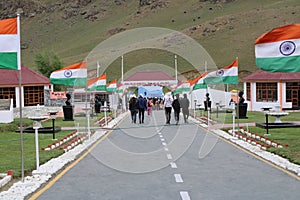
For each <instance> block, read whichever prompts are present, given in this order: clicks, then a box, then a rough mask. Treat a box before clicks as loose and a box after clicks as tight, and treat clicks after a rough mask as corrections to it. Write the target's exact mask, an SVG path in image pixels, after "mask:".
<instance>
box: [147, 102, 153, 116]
mask: <svg viewBox="0 0 300 200" xmlns="http://www.w3.org/2000/svg"><path fill="white" fill-rule="evenodd" d="M152 106H153V103H152V99H151V98H148V99H147V112H148V116H150V115H151V114H152Z"/></svg>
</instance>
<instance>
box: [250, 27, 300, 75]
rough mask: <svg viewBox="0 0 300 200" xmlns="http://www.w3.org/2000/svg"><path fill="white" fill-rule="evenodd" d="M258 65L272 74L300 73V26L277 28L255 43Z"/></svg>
mask: <svg viewBox="0 0 300 200" xmlns="http://www.w3.org/2000/svg"><path fill="white" fill-rule="evenodd" d="M255 57H256V65H257V66H258V67H259V68H261V69H262V70H265V71H270V72H300V24H290V25H287V26H282V27H279V28H275V29H273V30H271V31H270V32H268V33H265V34H263V35H262V36H260V37H259V38H257V39H256V41H255Z"/></svg>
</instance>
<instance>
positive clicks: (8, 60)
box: [0, 17, 21, 70]
mask: <svg viewBox="0 0 300 200" xmlns="http://www.w3.org/2000/svg"><path fill="white" fill-rule="evenodd" d="M18 24H19V17H18V18H11V19H4V20H0V68H2V69H12V70H20V69H21V67H20V66H21V57H20V51H21V50H20V31H18Z"/></svg>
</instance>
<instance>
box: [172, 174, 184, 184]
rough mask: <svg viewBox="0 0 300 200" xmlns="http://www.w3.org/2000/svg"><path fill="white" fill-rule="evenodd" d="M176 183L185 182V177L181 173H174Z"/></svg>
mask: <svg viewBox="0 0 300 200" xmlns="http://www.w3.org/2000/svg"><path fill="white" fill-rule="evenodd" d="M174 176H175V181H176V183H183V179H182V177H181V175H180V174H174Z"/></svg>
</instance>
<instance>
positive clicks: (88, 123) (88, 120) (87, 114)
mask: <svg viewBox="0 0 300 200" xmlns="http://www.w3.org/2000/svg"><path fill="white" fill-rule="evenodd" d="M86 117H87V129H88V136H89V140H91V126H90V111H89V110H88V109H87V110H86Z"/></svg>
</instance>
